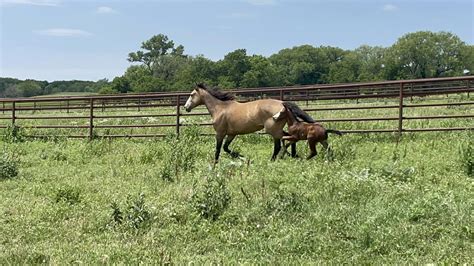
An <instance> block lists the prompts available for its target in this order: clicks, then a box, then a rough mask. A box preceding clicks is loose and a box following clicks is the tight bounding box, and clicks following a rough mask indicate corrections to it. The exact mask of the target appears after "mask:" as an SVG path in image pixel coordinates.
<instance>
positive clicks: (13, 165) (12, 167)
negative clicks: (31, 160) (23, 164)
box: [0, 151, 19, 180]
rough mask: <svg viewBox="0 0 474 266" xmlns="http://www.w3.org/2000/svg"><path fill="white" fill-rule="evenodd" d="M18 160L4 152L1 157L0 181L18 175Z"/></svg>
mask: <svg viewBox="0 0 474 266" xmlns="http://www.w3.org/2000/svg"><path fill="white" fill-rule="evenodd" d="M18 164H19V163H18V160H17V159H16V158H15V157H14V156H13V155H12V154H10V153H7V152H5V151H3V153H2V155H1V157H0V180H1V179H10V178H14V177H16V176H17V175H18Z"/></svg>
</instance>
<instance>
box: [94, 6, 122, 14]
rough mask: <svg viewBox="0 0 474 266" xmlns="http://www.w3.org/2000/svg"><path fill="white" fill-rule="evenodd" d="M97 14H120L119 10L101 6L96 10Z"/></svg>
mask: <svg viewBox="0 0 474 266" xmlns="http://www.w3.org/2000/svg"><path fill="white" fill-rule="evenodd" d="M96 12H97V13H99V14H114V13H118V12H117V10H115V9H113V8H111V7H108V6H99V7H98V8H97V10H96Z"/></svg>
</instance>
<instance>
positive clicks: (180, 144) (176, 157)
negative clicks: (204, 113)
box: [160, 126, 200, 181]
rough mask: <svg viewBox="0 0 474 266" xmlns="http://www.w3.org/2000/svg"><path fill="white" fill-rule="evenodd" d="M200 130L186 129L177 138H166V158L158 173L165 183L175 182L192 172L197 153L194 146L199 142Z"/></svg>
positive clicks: (194, 127)
mask: <svg viewBox="0 0 474 266" xmlns="http://www.w3.org/2000/svg"><path fill="white" fill-rule="evenodd" d="M199 134H200V128H199V127H198V126H189V127H186V128H185V129H184V130H183V132H182V134H181V135H180V136H179V138H177V137H176V136H170V137H168V138H167V140H168V141H167V143H168V146H167V152H166V154H168V157H167V158H166V159H165V162H164V165H163V167H162V169H161V171H160V177H161V179H163V180H166V181H175V180H176V179H178V178H179V176H180V175H182V174H184V173H186V172H188V171H190V170H192V168H193V167H194V165H195V162H196V158H197V153H196V149H195V148H194V146H195V145H196V142H197V141H198V140H199Z"/></svg>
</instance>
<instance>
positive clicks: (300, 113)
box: [283, 102, 316, 123]
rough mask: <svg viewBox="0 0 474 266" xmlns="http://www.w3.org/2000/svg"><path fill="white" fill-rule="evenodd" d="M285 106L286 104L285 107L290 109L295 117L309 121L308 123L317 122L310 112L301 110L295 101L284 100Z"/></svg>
mask: <svg viewBox="0 0 474 266" xmlns="http://www.w3.org/2000/svg"><path fill="white" fill-rule="evenodd" d="M283 106H285V108H286V109H287V110H288V111H290V112H292V113H293V115H294V116H295V117H299V118H301V119H302V120H303V121H305V122H308V123H315V122H316V121H314V119H313V118H312V117H311V116H309V114H308V113H306V112H305V111H303V110H301V108H299V107H298V105H296V104H295V103H293V102H283Z"/></svg>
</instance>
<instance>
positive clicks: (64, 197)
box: [54, 187, 81, 205]
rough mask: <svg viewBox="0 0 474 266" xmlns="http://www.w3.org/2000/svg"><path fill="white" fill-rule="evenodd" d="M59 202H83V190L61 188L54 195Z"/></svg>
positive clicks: (71, 203)
mask: <svg viewBox="0 0 474 266" xmlns="http://www.w3.org/2000/svg"><path fill="white" fill-rule="evenodd" d="M54 199H55V201H56V202H57V203H59V202H64V203H67V204H70V205H74V204H77V203H79V202H81V192H80V191H79V190H78V189H77V188H72V187H68V188H60V189H59V190H58V191H57V192H56V195H55V197H54Z"/></svg>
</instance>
